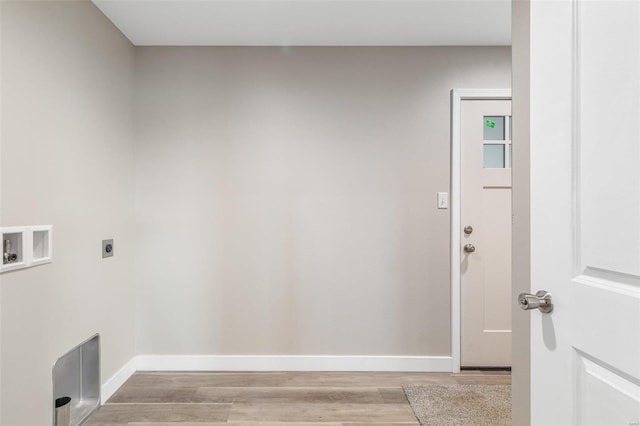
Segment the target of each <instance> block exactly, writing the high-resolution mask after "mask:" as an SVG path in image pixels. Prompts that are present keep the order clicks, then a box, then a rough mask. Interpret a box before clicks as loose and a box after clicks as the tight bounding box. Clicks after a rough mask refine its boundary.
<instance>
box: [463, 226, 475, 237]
mask: <svg viewBox="0 0 640 426" xmlns="http://www.w3.org/2000/svg"><path fill="white" fill-rule="evenodd" d="M472 232H473V226H471V225H467V226H465V227H464V233H465V234H467V235H470V234H471V233H472Z"/></svg>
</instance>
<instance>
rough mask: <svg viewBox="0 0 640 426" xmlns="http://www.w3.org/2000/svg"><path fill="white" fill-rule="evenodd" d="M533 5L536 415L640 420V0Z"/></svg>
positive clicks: (549, 419)
mask: <svg viewBox="0 0 640 426" xmlns="http://www.w3.org/2000/svg"><path fill="white" fill-rule="evenodd" d="M529 7H530V10H529V11H530V17H529V20H530V22H529V23H530V41H529V43H528V45H529V47H530V54H529V56H528V59H527V60H529V61H530V67H529V71H530V83H529V84H530V103H529V105H530V108H531V110H530V116H529V119H530V123H529V125H530V133H529V135H530V165H531V172H530V173H531V174H530V178H531V182H530V191H531V198H530V203H531V209H530V213H531V234H530V237H531V256H530V261H531V293H535V292H536V291H538V290H547V291H549V292H550V293H551V294H552V303H553V311H552V312H551V313H542V312H540V311H539V310H531V311H528V312H524V311H523V312H521V313H522V314H523V315H530V316H531V349H532V350H531V421H532V424H534V425H625V426H629V425H638V424H640V2H638V1H605V0H600V1H593V0H573V1H568V0H561V1H554V2H538V1H532V2H530V4H529ZM520 24H521V23H520ZM520 24H519V25H516V23H515V22H514V31H518V29H517V27H519V28H523V29H522V30H523V31H526V27H527V25H520ZM521 53H522V52H515V51H514V57H517V56H519V55H520V54H521ZM517 77H518V76H516V75H514V80H515V79H516V78H517ZM515 96H516V92H515V91H514V102H516V98H515ZM516 125H517V120H516ZM514 147H515V148H516V149H517V141H516V145H514ZM514 250H518V248H517V247H515V248H514ZM514 390H515V389H514Z"/></svg>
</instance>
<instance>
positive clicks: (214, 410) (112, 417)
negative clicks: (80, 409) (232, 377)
mask: <svg viewBox="0 0 640 426" xmlns="http://www.w3.org/2000/svg"><path fill="white" fill-rule="evenodd" d="M230 409H231V404H106V405H103V406H102V407H100V409H99V410H98V411H97V412H96V413H94V414H93V415H92V416H91V417H90V419H89V421H88V422H87V423H85V425H87V426H96V425H99V424H103V423H107V422H111V423H124V424H127V423H129V422H206V421H209V422H226V421H227V417H228V416H229V411H230Z"/></svg>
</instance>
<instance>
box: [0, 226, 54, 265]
mask: <svg viewBox="0 0 640 426" xmlns="http://www.w3.org/2000/svg"><path fill="white" fill-rule="evenodd" d="M52 230H53V227H52V226H51V225H36V226H12V227H6V228H0V232H1V233H2V248H3V251H2V264H1V265H0V272H6V271H13V270H16V269H24V268H29V267H32V266H38V265H44V264H45V263H51V261H52V259H53V257H52V255H53V245H52Z"/></svg>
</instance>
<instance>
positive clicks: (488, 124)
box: [483, 115, 504, 141]
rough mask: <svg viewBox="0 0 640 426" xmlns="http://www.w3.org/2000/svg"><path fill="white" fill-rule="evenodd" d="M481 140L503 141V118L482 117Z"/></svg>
mask: <svg viewBox="0 0 640 426" xmlns="http://www.w3.org/2000/svg"><path fill="white" fill-rule="evenodd" d="M483 126H484V131H483V134H484V136H483V139H484V140H485V141H503V140H504V117H494V116H487V115H485V116H484V125H483Z"/></svg>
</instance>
